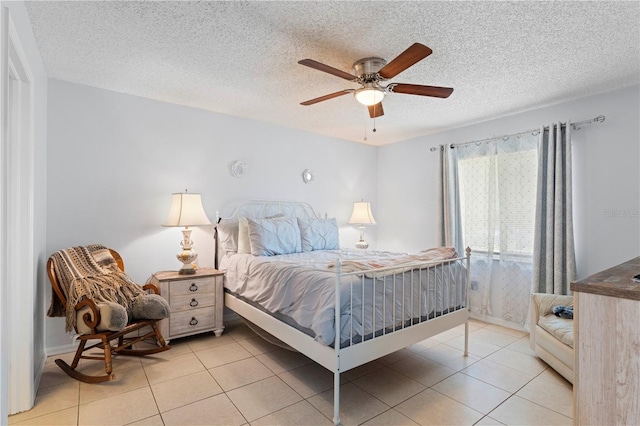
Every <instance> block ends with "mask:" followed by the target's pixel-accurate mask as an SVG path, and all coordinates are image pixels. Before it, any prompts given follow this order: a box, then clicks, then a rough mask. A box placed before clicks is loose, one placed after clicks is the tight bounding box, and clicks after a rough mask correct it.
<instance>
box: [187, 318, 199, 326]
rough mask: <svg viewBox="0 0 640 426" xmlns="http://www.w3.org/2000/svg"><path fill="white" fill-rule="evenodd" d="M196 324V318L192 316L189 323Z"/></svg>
mask: <svg viewBox="0 0 640 426" xmlns="http://www.w3.org/2000/svg"><path fill="white" fill-rule="evenodd" d="M196 324H198V320H197V319H196V317H192V318H191V321H189V325H196Z"/></svg>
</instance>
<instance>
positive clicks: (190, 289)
mask: <svg viewBox="0 0 640 426" xmlns="http://www.w3.org/2000/svg"><path fill="white" fill-rule="evenodd" d="M189 291H198V286H197V285H196V283H191V286H189Z"/></svg>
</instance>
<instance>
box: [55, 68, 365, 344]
mask: <svg viewBox="0 0 640 426" xmlns="http://www.w3.org/2000/svg"><path fill="white" fill-rule="evenodd" d="M48 143H49V149H48V164H49V167H48V172H47V180H48V191H49V192H48V202H47V221H48V222H47V223H48V228H47V251H48V253H52V252H54V251H56V250H59V249H63V248H67V247H70V246H75V245H83V244H89V243H97V242H99V243H103V244H105V245H108V246H110V247H113V248H115V249H116V250H118V251H119V252H120V253H121V254H122V255H123V258H124V260H125V264H126V268H127V272H128V273H129V274H130V275H131V276H132V277H133V278H134V279H135V280H137V281H138V282H144V281H146V280H147V278H148V277H149V276H150V275H151V274H152V273H153V272H155V271H158V270H167V269H174V270H175V269H178V267H179V266H180V264H179V263H178V261H177V260H176V259H175V254H176V253H178V251H179V248H180V247H179V243H180V241H181V239H182V234H181V232H180V230H179V229H178V228H163V227H161V226H160V225H161V223H162V222H163V221H164V220H165V219H166V215H167V213H168V211H169V201H170V194H171V193H172V192H181V191H184V189H185V188H188V189H189V191H190V192H200V193H202V199H203V204H204V208H205V211H206V212H207V213H208V215H209V218H210V219H211V220H212V221H213V220H215V216H216V211H217V210H219V211H220V213H221V215H223V216H228V215H230V214H231V213H232V212H233V206H235V205H236V204H237V203H238V202H240V201H243V200H247V199H251V198H260V199H284V200H298V201H307V202H309V203H310V204H311V205H312V206H313V207H314V208H315V209H316V211H317V212H318V213H319V214H321V215H324V214H325V213H327V214H328V215H329V217H336V218H337V220H338V223H339V225H342V229H341V235H340V237H341V243H342V245H344V246H353V245H354V244H355V242H356V241H357V240H358V231H357V229H356V228H354V227H351V226H347V225H346V222H347V220H348V219H349V217H350V214H351V207H352V203H353V201H356V200H359V199H360V198H365V199H367V200H370V201H372V202H373V205H374V206H375V205H376V201H377V200H376V179H375V173H376V168H375V164H376V158H377V150H376V148H374V147H371V146H365V145H361V144H357V143H353V142H346V141H342V140H337V139H332V138H327V137H324V136H319V135H314V134H310V133H306V132H302V131H298V130H293V129H287V128H283V127H278V126H274V125H270V124H264V123H260V122H256V121H251V120H245V119H241V118H237V117H232V116H228V115H222V114H216V113H212V112H207V111H203V110H198V109H193V108H187V107H183V106H178V105H172V104H167V103H162V102H157V101H153V100H149V99H144V98H139V97H135V96H130V95H124V94H120V93H115V92H110V91H106V90H101V89H95V88H91V87H87V86H82V85H77V84H72V83H67V82H62V81H58V80H50V81H49V141H48ZM233 160H242V161H244V162H245V163H246V164H247V166H248V172H247V175H246V176H245V177H243V178H234V177H232V176H230V174H229V173H228V170H227V166H228V164H229V163H230V162H231V161H233ZM307 168H309V169H312V170H314V171H315V181H314V182H313V183H311V184H305V183H304V182H303V181H302V171H303V170H305V169H307ZM212 235H213V234H212V230H211V229H206V230H203V229H195V230H194V232H193V234H192V239H193V241H194V246H195V249H196V251H197V252H198V253H199V259H198V264H199V265H200V266H212V265H213V238H212ZM367 236H368V239H369V240H370V241H371V242H372V243H373V245H374V246H375V230H371V231H369V232H368V233H367ZM50 294H51V291H50V289H48V290H47V295H50ZM46 325H47V340H46V346H47V348H48V349H49V350H50V351H56V350H57V349H61V348H62V347H65V346H67V345H68V344H69V343H70V342H71V338H70V336H69V335H67V334H65V333H64V322H63V320H62V319H61V318H55V319H47V321H46Z"/></svg>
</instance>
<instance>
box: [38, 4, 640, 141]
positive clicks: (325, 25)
mask: <svg viewBox="0 0 640 426" xmlns="http://www.w3.org/2000/svg"><path fill="white" fill-rule="evenodd" d="M26 6H27V10H28V12H29V16H30V19H31V23H32V27H33V31H34V34H35V37H36V40H37V43H38V47H39V49H40V53H41V55H42V58H43V62H44V65H45V69H46V71H47V73H48V75H49V77H52V78H56V79H60V80H65V81H70V82H75V83H80V84H85V85H89V86H94V87H99V88H103V89H108V90H114V91H117V92H123V93H129V94H133V95H137V96H142V97H147V98H151V99H157V100H162V101H166V102H172V103H176V104H181V105H188V106H193V107H197V108H202V109H205V110H210V111H216V112H220V113H225V114H230V115H235V116H240V117H246V118H249V119H255V120H259V121H264V122H268V123H273V124H277V125H282V126H286V127H292V128H298V129H302V130H305V131H309V132H314V133H319V134H323V135H327V136H331V137H336V138H341V139H346V140H351V141H356V142H363V137H364V129H365V126H366V127H367V128H368V129H369V130H370V129H371V128H372V124H373V123H372V120H371V119H369V118H368V113H367V112H366V108H365V107H363V106H361V105H360V104H358V103H357V102H356V101H355V99H354V98H353V97H352V96H342V97H339V98H335V99H332V100H328V101H325V102H321V103H318V104H315V105H312V106H301V105H300V102H302V101H305V100H309V99H312V98H315V97H318V96H322V95H325V94H329V93H333V92H336V91H339V90H342V89H345V88H356V87H357V86H356V85H355V84H354V83H350V82H348V81H346V80H342V79H340V78H337V77H335V76H332V75H329V74H326V73H322V72H320V71H317V70H313V69H311V68H308V67H304V66H301V65H298V64H297V61H299V60H301V59H305V58H311V59H315V60H317V61H319V62H322V63H325V64H327V65H331V66H333V67H335V68H339V69H341V70H344V71H347V72H351V65H352V64H353V62H355V61H356V60H358V59H360V58H363V57H368V56H380V57H383V58H385V59H387V60H391V59H393V58H394V57H395V56H396V55H398V54H399V53H400V52H402V51H403V50H405V49H406V48H407V47H409V46H410V45H411V44H412V43H414V42H420V43H422V44H425V45H427V46H429V47H430V48H431V49H432V50H433V54H432V55H431V56H429V57H427V58H426V59H424V60H422V61H421V62H419V63H417V64H416V65H414V66H413V67H411V68H409V69H408V70H407V71H405V72H403V73H401V74H399V75H398V76H396V77H395V78H394V79H392V81H395V82H402V83H413V84H426V85H435V86H446V87H453V88H454V92H453V94H452V95H451V97H450V98H448V99H437V98H427V97H422V96H412V95H403V94H398V93H391V94H389V95H388V96H387V97H386V98H385V100H384V111H385V115H384V116H383V117H380V118H378V119H376V127H377V129H378V131H377V132H376V133H371V132H370V131H369V132H368V134H367V141H366V143H369V144H373V145H384V144H387V143H393V142H397V141H401V140H406V139H409V138H413V137H417V136H420V135H426V134H430V133H435V132H438V131H442V130H445V129H450V128H454V127H460V126H464V125H467V124H471V123H476V122H480V121H485V120H489V119H492V118H497V117H502V116H506V115H510V114H513V113H516V112H520V111H526V110H529V109H534V108H539V107H542V106H546V105H551V104H555V103H559V102H563V101H566V100H570V99H575V98H579V97H583V96H587V95H591V94H595V93H600V92H604V91H608V90H614V89H617V88H621V87H625V86H629V85H633V84H638V83H639V82H640V50H639V49H640V19H639V16H640V3H638V2H635V1H633V2H617V1H581V2H569V1H555V2H546V1H545V2H542V1H518V2H475V1H452V2H446V1H442V2H436V1H422V2H395V1H375V2H358V1H339V2H333V1H298V2H262V1H256V2H247V1H232V2H217V1H200V2H190V1H184V2H183V1H142V2H137V1H42V2H41V1H37V2H36V1H28V2H26ZM576 118H577V119H580V118H582V117H576Z"/></svg>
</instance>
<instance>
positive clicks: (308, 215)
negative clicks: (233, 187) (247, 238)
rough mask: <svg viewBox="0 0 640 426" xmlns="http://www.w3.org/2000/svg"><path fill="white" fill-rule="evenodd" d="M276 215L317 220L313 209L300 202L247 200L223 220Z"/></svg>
mask: <svg viewBox="0 0 640 426" xmlns="http://www.w3.org/2000/svg"><path fill="white" fill-rule="evenodd" d="M276 215H284V216H286V217H301V218H304V219H318V218H319V217H318V215H317V214H316V212H315V211H314V210H313V208H312V207H311V206H310V205H309V204H307V203H305V202H302V201H268V200H249V201H245V202H243V203H241V204H240V205H238V207H236V210H235V211H234V212H233V214H232V215H231V217H229V218H225V219H227V220H232V221H237V220H238V218H241V217H249V218H251V219H260V218H265V217H270V216H276Z"/></svg>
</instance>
